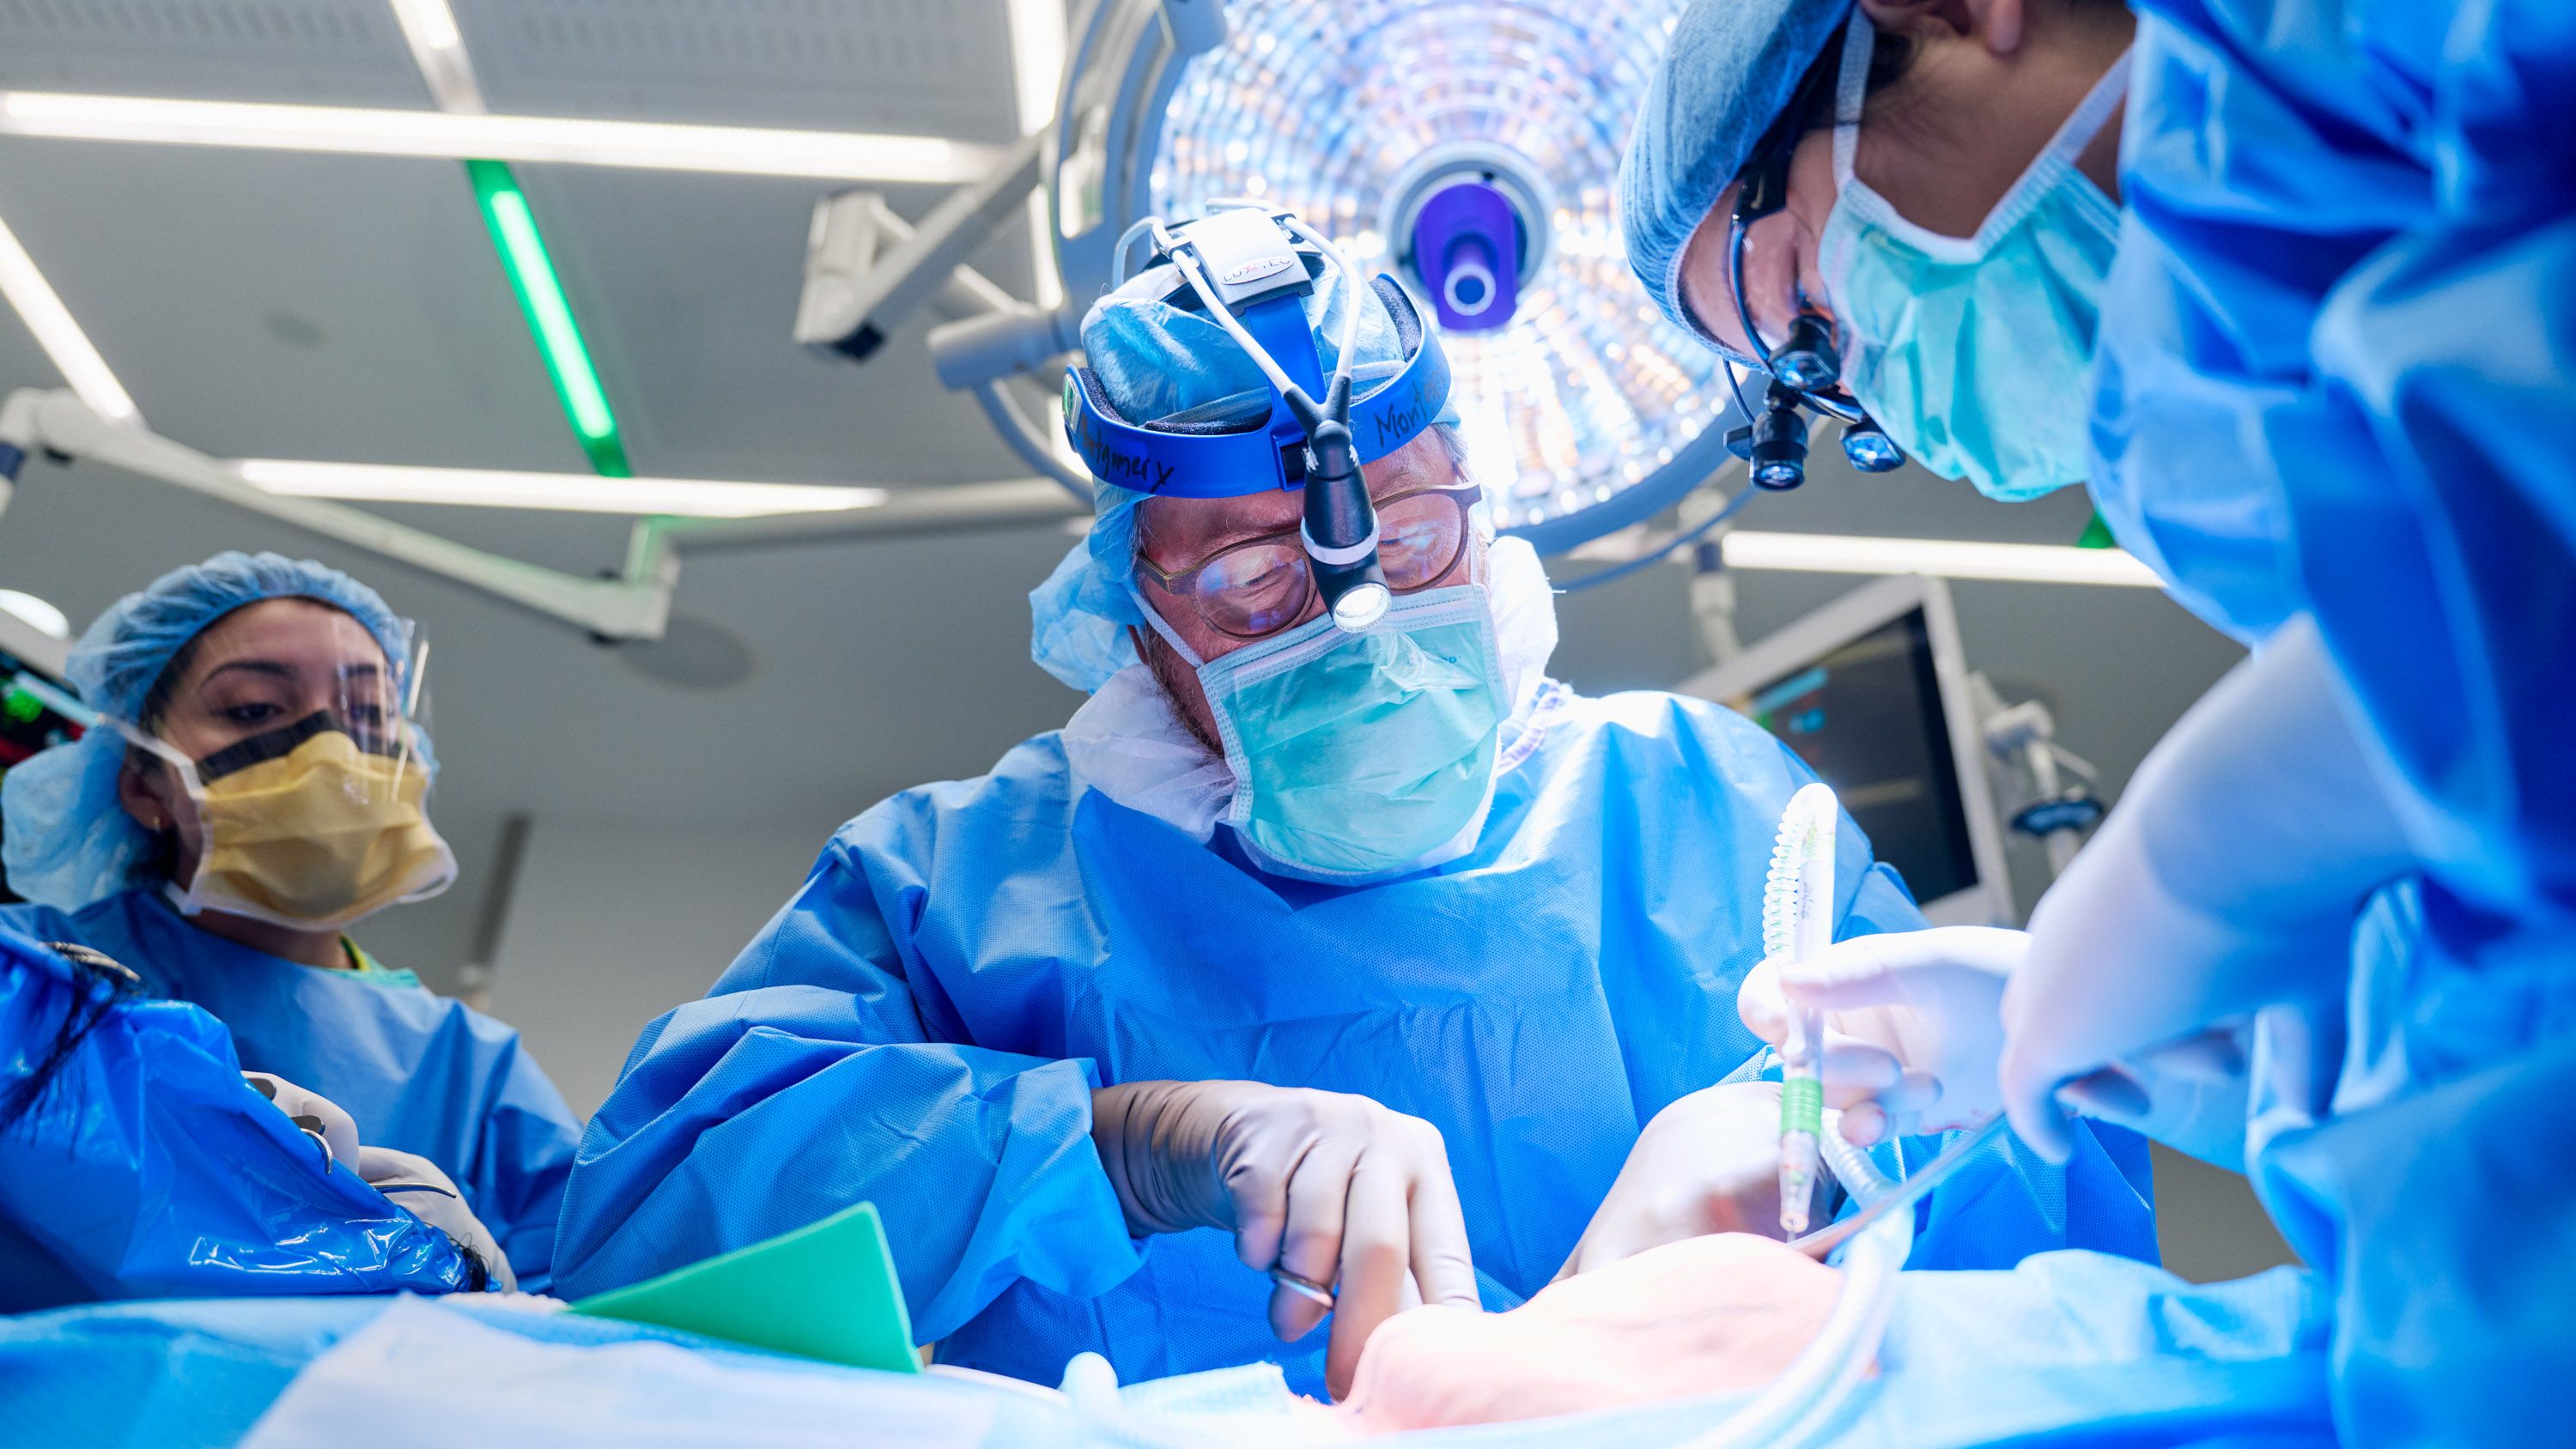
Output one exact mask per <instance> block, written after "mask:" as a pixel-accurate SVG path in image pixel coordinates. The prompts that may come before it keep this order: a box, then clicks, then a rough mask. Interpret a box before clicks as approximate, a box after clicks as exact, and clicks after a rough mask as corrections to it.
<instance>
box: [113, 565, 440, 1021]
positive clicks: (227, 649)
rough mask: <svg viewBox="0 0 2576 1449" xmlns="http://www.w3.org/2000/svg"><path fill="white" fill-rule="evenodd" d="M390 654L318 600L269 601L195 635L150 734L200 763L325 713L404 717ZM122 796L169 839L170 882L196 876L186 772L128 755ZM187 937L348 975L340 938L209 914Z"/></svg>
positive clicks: (195, 830)
mask: <svg viewBox="0 0 2576 1449" xmlns="http://www.w3.org/2000/svg"><path fill="white" fill-rule="evenodd" d="M393 688H394V686H393V679H392V674H391V671H389V670H388V669H387V667H386V661H385V653H384V649H383V648H382V647H381V646H379V645H378V644H377V643H376V637H375V636H374V635H373V634H370V633H368V632H367V628H366V626H365V625H363V624H361V623H359V622H358V621H357V620H356V619H354V618H352V617H350V615H349V614H348V613H347V612H345V611H343V610H341V609H338V608H335V607H333V606H332V605H330V604H326V603H323V602H321V601H320V600H318V599H294V598H285V599H262V600H260V601H259V602H258V603H255V604H246V605H244V606H243V607H241V608H238V609H235V610H233V611H232V612H231V613H229V614H226V615H224V616H223V617H222V618H220V619H217V620H216V621H215V622H214V623H212V624H209V625H207V626H206V628H205V629H204V630H203V631H202V632H201V633H199V634H198V635H197V637H196V639H195V640H194V641H193V643H192V645H191V648H190V650H189V653H188V656H187V658H186V660H185V664H184V666H183V669H182V672H181V674H180V677H179V679H178V681H177V683H176V684H175V685H174V686H173V687H172V688H171V690H170V692H169V699H168V702H167V703H166V705H165V706H164V707H163V713H162V716H161V718H160V719H159V720H158V721H156V722H153V724H152V728H153V729H154V730H155V731H156V732H157V733H158V734H159V735H160V736H161V738H162V739H164V740H166V741H168V742H169V744H170V746H171V747H172V748H173V749H176V750H177V751H179V753H181V754H183V755H186V756H187V757H188V758H190V759H192V760H201V759H204V758H205V757H206V756H208V755H211V754H213V753H215V752H216V751H218V750H221V749H223V748H225V747H226V746H228V745H233V744H238V743H239V742H241V741H242V740H245V739H248V738H250V737H251V736H253V735H258V734H264V733H266V732H267V731H269V730H273V729H278V728H280V727H282V726H285V725H290V724H293V723H294V722H296V721H297V720H300V719H303V718H305V717H306V716H308V715H310V714H313V713H314V712H315V711H317V710H325V709H330V710H343V709H346V710H352V711H356V712H364V711H368V710H374V711H377V712H378V713H379V714H390V713H395V712H397V711H396V710H395V708H394V706H395V701H394V697H393ZM116 793H117V799H118V801H119V803H121V804H122V805H124V807H125V813H126V814H128V815H131V816H133V817H134V819H135V822H136V823H137V824H140V825H141V826H142V827H143V828H144V829H146V830H148V831H152V832H154V833H155V834H158V833H159V832H161V831H164V830H167V831H171V832H172V834H173V836H174V838H175V841H176V844H177V853H176V857H175V859H174V860H173V861H172V862H171V870H172V871H173V878H174V879H177V880H182V881H184V880H187V879H188V878H189V877H191V876H193V875H195V874H196V870H197V856H198V852H199V851H200V849H201V848H202V847H203V844H204V841H205V832H204V830H203V829H202V828H201V827H200V825H199V823H198V820H197V808H196V803H195V802H194V801H193V800H191V799H190V798H189V796H188V790H187V787H186V786H185V785H182V784H181V783H180V782H179V776H178V772H177V771H176V770H174V769H173V768H171V766H170V764H169V763H168V762H167V761H165V760H163V759H161V758H160V757H158V756H156V755H152V754H149V753H146V752H145V751H143V750H139V749H131V748H129V749H128V750H127V751H126V752H125V766H124V768H123V769H122V770H121V771H119V772H118V775H117V780H116ZM187 921H188V923H189V924H190V925H192V926H195V927H196V928H197V929H198V930H200V931H204V932H206V933H207V934H209V935H213V936H221V937H223V938H224V939H225V940H227V941H231V942H234V943H235V944H237V945H243V946H248V947H249V948H251V949H252V950H254V951H264V952H266V953H268V954H269V955H271V956H277V957H281V958H283V959H285V960H288V961H293V962H296V963H297V964H299V965H304V966H315V967H320V968H322V969H324V970H341V969H347V968H348V967H349V965H350V962H349V957H348V953H347V952H346V951H344V950H343V949H342V948H341V945H340V933H339V932H338V931H299V930H296V929H294V928H293V927H290V926H280V925H276V924H273V923H271V922H268V921H255V920H252V919H251V918H250V917H248V916H236V915H230V914H227V913H225V912H223V911H217V910H204V911H200V912H198V913H197V914H196V915H194V916H190V917H188V918H187Z"/></svg>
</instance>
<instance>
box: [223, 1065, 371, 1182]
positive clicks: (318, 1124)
mask: <svg viewBox="0 0 2576 1449" xmlns="http://www.w3.org/2000/svg"><path fill="white" fill-rule="evenodd" d="M242 1080H243V1081H244V1082H247V1083H249V1084H250V1088H251V1090H252V1091H255V1092H257V1093H259V1094H260V1095H261V1096H263V1097H266V1098H267V1099H268V1100H269V1101H271V1102H273V1103H275V1104H276V1106H277V1110H279V1111H281V1112H283V1113H285V1114H286V1115H287V1118H288V1119H289V1120H290V1121H292V1122H294V1123H295V1125H296V1126H298V1127H301V1128H303V1129H304V1132H305V1135H306V1136H308V1137H311V1138H312V1139H313V1140H314V1141H315V1142H316V1143H317V1144H319V1145H320V1146H321V1148H322V1151H323V1155H324V1156H325V1157H326V1158H327V1159H328V1160H329V1161H331V1162H335V1163H338V1164H339V1165H340V1166H342V1167H345V1168H348V1169H349V1170H350V1171H352V1172H355V1171H357V1170H358V1151H359V1144H358V1121H357V1119H356V1118H354V1117H352V1116H350V1115H349V1114H348V1113H347V1112H344V1111H342V1110H341V1109H340V1104H339V1103H337V1102H334V1101H332V1100H331V1099H330V1098H328V1097H325V1096H323V1095H322V1094H321V1093H319V1092H308V1091H306V1090H305V1089H303V1088H302V1087H299V1086H297V1085H295V1084H294V1083H293V1082H290V1081H288V1080H287V1079H285V1078H284V1077H281V1076H277V1075H274V1074H272V1073H269V1072H244V1073H242Z"/></svg>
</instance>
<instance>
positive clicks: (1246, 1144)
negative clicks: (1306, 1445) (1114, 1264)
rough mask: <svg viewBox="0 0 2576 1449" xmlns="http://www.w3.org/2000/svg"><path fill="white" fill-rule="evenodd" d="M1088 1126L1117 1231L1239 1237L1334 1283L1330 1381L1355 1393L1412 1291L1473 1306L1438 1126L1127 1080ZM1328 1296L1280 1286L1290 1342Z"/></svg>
mask: <svg viewBox="0 0 2576 1449" xmlns="http://www.w3.org/2000/svg"><path fill="white" fill-rule="evenodd" d="M1091 1138H1092V1142H1093V1145H1095V1146H1096V1147H1098V1148H1099V1150H1100V1161H1101V1165H1102V1166H1103V1167H1105V1168H1107V1169H1108V1172H1109V1182H1110V1185H1111V1186H1112V1187H1114V1188H1115V1189H1117V1192H1118V1202H1119V1205H1120V1206H1121V1207H1122V1208H1124V1209H1125V1210H1126V1214H1127V1230H1128V1231H1129V1232H1131V1233H1134V1234H1135V1235H1137V1236H1138V1237H1143V1236H1144V1235H1146V1234H1148V1233H1178V1232H1186V1231H1188V1230H1189V1229H1191V1228H1221V1229H1224V1230H1226V1231H1228V1232H1231V1233H1233V1234H1234V1249H1235V1253H1236V1255H1237V1256H1238V1257H1240V1258H1242V1260H1243V1262H1244V1265H1245V1266H1246V1267H1250V1268H1253V1269H1256V1270H1258V1271H1262V1272H1267V1271H1269V1270H1270V1269H1271V1268H1272V1267H1273V1266H1276V1267H1279V1268H1281V1269H1284V1270H1285V1271H1287V1272H1289V1273H1293V1274H1295V1275H1297V1276H1298V1277H1300V1278H1304V1279H1307V1280H1308V1281H1310V1282H1315V1283H1322V1284H1330V1285H1335V1286H1336V1288H1337V1301H1336V1304H1335V1307H1334V1308H1333V1309H1332V1310H1331V1312H1332V1316H1333V1334H1332V1340H1331V1343H1330V1345H1329V1347H1328V1348H1327V1350H1326V1353H1325V1356H1324V1382H1325V1386H1326V1387H1327V1388H1329V1389H1330V1390H1331V1391H1332V1393H1333V1395H1334V1396H1335V1397H1336V1398H1338V1397H1340V1396H1341V1395H1342V1394H1344V1393H1346V1392H1348V1391H1349V1388H1350V1383H1351V1374H1352V1373H1353V1372H1354V1371H1355V1370H1356V1369H1357V1368H1358V1366H1359V1358H1360V1349H1361V1348H1362V1347H1363V1346H1365V1345H1366V1344H1367V1342H1368V1336H1369V1334H1370V1333H1371V1332H1373V1331H1375V1329H1376V1328H1377V1326H1378V1325H1379V1324H1380V1323H1382V1322H1384V1321H1385V1320H1386V1319H1387V1318H1388V1317H1389V1316H1391V1315H1393V1314H1395V1313H1397V1312H1399V1311H1400V1310H1401V1309H1402V1308H1403V1307H1405V1306H1407V1305H1406V1296H1407V1295H1406V1277H1407V1272H1408V1270H1410V1273H1411V1277H1412V1279H1413V1280H1414V1282H1415V1283H1416V1284H1418V1288H1419V1301H1423V1302H1429V1303H1447V1304H1453V1305H1457V1306H1460V1307H1465V1308H1474V1307H1477V1306H1478V1299H1477V1296H1476V1270H1475V1266H1474V1262H1473V1259H1472V1256H1471V1254H1470V1253H1469V1250H1468V1246H1467V1224H1466V1218H1465V1216H1464V1215H1463V1214H1462V1213H1461V1211H1460V1210H1459V1207H1458V1189H1457V1186H1456V1184H1455V1183H1453V1182H1452V1181H1451V1179H1450V1176H1449V1156H1448V1152H1447V1149H1446V1148H1445V1147H1444V1145H1443V1144H1442V1142H1441V1140H1440V1129H1438V1128H1436V1127H1434V1126H1432V1125H1431V1124H1430V1123H1428V1122H1425V1121H1423V1120H1422V1119H1421V1118H1419V1117H1408V1116H1405V1115H1404V1114H1403V1113H1400V1112H1395V1111H1390V1110H1389V1109H1387V1108H1385V1107H1382V1106H1380V1105H1378V1104H1377V1103H1376V1102H1373V1101H1371V1100H1369V1099H1368V1098H1366V1097H1358V1096H1351V1095H1348V1094H1346V1093H1341V1092H1319V1091H1313V1090H1309V1089H1305V1088H1296V1087H1273V1086H1270V1085H1268V1084H1266V1083H1262V1082H1127V1083H1123V1084H1121V1085H1119V1086H1115V1087H1104V1088H1101V1089H1100V1090H1098V1091H1096V1092H1093V1093H1092V1094H1091ZM1325 1312H1326V1310H1325V1308H1324V1307H1323V1305H1321V1304H1319V1303H1316V1302H1314V1301H1313V1300H1311V1299H1309V1298H1306V1297H1304V1296H1303V1295H1301V1294H1299V1293H1297V1292H1296V1291H1294V1290H1292V1289H1290V1288H1287V1287H1285V1286H1274V1287H1273V1289H1272V1290H1271V1294H1270V1328H1271V1331H1272V1332H1273V1333H1276V1334H1278V1335H1279V1337H1280V1338H1281V1339H1282V1340H1287V1341H1294V1340H1296V1339H1300V1338H1303V1337H1305V1336H1306V1335H1307V1334H1308V1333H1311V1332H1313V1331H1314V1328H1315V1325H1316V1324H1318V1323H1319V1322H1321V1321H1322V1320H1323V1317H1324V1314H1325Z"/></svg>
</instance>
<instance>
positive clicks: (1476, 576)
mask: <svg viewBox="0 0 2576 1449" xmlns="http://www.w3.org/2000/svg"><path fill="white" fill-rule="evenodd" d="M1360 476H1361V477H1362V478H1364V479H1366V480H1367V482H1368V490H1369V496H1370V497H1372V498H1392V497H1394V496H1395V495H1397V494H1399V493H1410V492H1413V491H1415V490H1417V489H1422V488H1455V487H1459V486H1461V485H1463V484H1464V483H1465V482H1466V481H1467V480H1466V478H1465V477H1464V476H1463V475H1462V474H1460V473H1459V471H1458V468H1457V465H1456V464H1454V463H1452V462H1451V461H1450V460H1449V450H1448V449H1447V448H1446V447H1445V446H1443V445H1442V444H1441V441H1440V439H1439V438H1438V437H1436V436H1434V435H1433V434H1432V433H1431V432H1429V431H1428V430H1425V431H1424V432H1422V433H1421V434H1420V435H1418V436H1416V437H1415V438H1414V439H1413V441H1412V442H1409V443H1407V444H1405V445H1404V446H1403V447H1401V448H1398V449H1396V450H1395V451H1394V452H1392V453H1389V454H1387V455H1386V456H1385V457H1383V458H1380V459H1378V460H1377V461H1376V462H1374V463H1364V464H1362V465H1360ZM1305 506H1306V494H1305V490H1303V489H1294V490H1291V489H1279V488H1265V489H1263V490H1262V491H1260V492H1258V493H1247V494H1244V495H1242V496H1241V497H1238V498H1148V499H1146V500H1145V502H1144V503H1143V505H1141V508H1140V510H1139V513H1138V517H1137V524H1136V547H1137V551H1138V552H1140V553H1142V554H1143V555H1144V556H1145V557H1146V558H1148V559H1151V560H1153V562H1154V566H1155V567H1156V568H1159V569H1163V570H1166V571H1168V572H1174V573H1177V572H1179V571H1180V570H1182V569H1186V568H1190V567H1192V566H1194V565H1196V564H1197V563H1199V562H1200V561H1201V560H1203V559H1205V558H1207V557H1208V556H1209V555H1210V554H1213V553H1215V552H1216V551H1217V550H1219V549H1222V548H1225V547H1226V546H1228V545H1230V544H1236V543H1240V542H1242V541H1243V540H1245V539H1247V538H1257V537H1259V536H1261V535H1262V534H1265V533H1275V532H1277V531H1279V530H1280V529H1284V528H1295V527H1296V526H1297V522H1298V520H1299V519H1300V518H1301V517H1303V516H1304V509H1305ZM1485 578H1486V573H1485V545H1484V544H1483V543H1482V542H1481V541H1478V540H1476V539H1473V538H1470V539H1469V540H1468V546H1467V548H1466V550H1465V551H1464V552H1463V553H1461V554H1459V556H1458V562H1457V563H1456V564H1454V565H1452V566H1451V567H1450V570H1449V572H1447V573H1445V574H1442V575H1441V576H1440V577H1439V578H1437V579H1434V580H1433V581H1432V582H1431V583H1430V584H1427V585H1425V586H1424V587H1425V588H1438V587H1440V586H1442V585H1446V584H1462V583H1482V582H1484V580H1485ZM1136 586H1137V589H1138V590H1139V591H1140V592H1141V593H1142V594H1143V595H1144V597H1145V601H1146V602H1147V603H1148V604H1150V605H1151V606H1153V609H1154V612H1155V613H1157V614H1160V615H1161V616H1162V617H1163V622H1164V623H1166V624H1169V625H1171V626H1172V632H1174V633H1176V634H1178V635H1180V636H1181V638H1182V639H1184V640H1186V641H1187V642H1188V644H1189V646H1190V649H1191V650H1192V651H1193V652H1194V653H1196V654H1197V655H1198V656H1199V658H1201V659H1203V660H1205V659H1215V658H1217V657H1219V656H1221V655H1226V654H1231V653H1233V652H1234V651H1235V650H1237V649H1240V648H1242V647H1244V646H1245V645H1246V644H1251V643H1257V642H1259V641H1257V640H1250V639H1237V638H1235V637H1234V636H1232V635H1230V634H1221V633H1219V632H1217V631H1216V630H1214V629H1211V628H1209V627H1208V626H1207V624H1206V622H1205V621H1204V620H1202V619H1200V618H1199V611H1198V607H1197V605H1195V604H1194V603H1192V602H1191V601H1190V600H1188V599H1186V598H1182V597H1178V596H1175V595H1172V594H1167V593H1165V592H1164V591H1163V589H1162V586H1161V584H1160V583H1159V582H1157V581H1156V580H1155V579H1154V578H1153V577H1152V576H1151V575H1149V574H1144V573H1141V572H1140V573H1139V574H1138V575H1137V578H1136ZM1322 612H1324V601H1323V596H1322V595H1321V594H1317V595H1315V596H1314V597H1313V598H1311V599H1309V600H1308V601H1307V603H1306V611H1305V612H1304V613H1302V614H1299V615H1298V616H1297V619H1296V622H1295V623H1294V624H1291V625H1289V626H1288V627H1289V628H1292V629H1293V628H1296V627H1297V626H1298V625H1302V624H1305V623H1306V622H1308V621H1309V620H1311V619H1313V618H1314V617H1315V616H1316V615H1318V614H1321V613H1322ZM1131 632H1132V634H1133V635H1134V638H1135V641H1136V650H1137V653H1138V654H1139V655H1141V656H1142V657H1143V658H1144V661H1145V663H1146V665H1147V666H1148V667H1149V668H1151V669H1152V670H1153V672H1154V680H1155V682H1156V683H1158V684H1160V685H1162V687H1163V694H1164V696H1165V697H1166V698H1168V699H1170V700H1171V701H1172V704H1173V706H1174V708H1175V709H1176V710H1177V711H1178V712H1179V714H1180V717H1181V723H1183V724H1184V725H1186V726H1188V727H1189V731H1190V734H1191V736H1192V737H1193V738H1195V739H1196V740H1197V741H1198V742H1199V743H1200V744H1201V745H1203V746H1205V747H1206V748H1207V751H1208V753H1209V754H1212V755H1222V754H1224V753H1225V748H1224V746H1222V745H1220V744H1219V743H1217V729H1216V716H1215V715H1214V714H1213V713H1211V712H1210V711H1209V709H1208V702H1207V692H1206V691H1205V690H1203V689H1201V688H1200V687H1199V677H1198V671H1196V670H1194V669H1192V668H1191V667H1190V665H1189V661H1187V660H1185V659H1183V658H1181V656H1180V654H1179V653H1178V652H1177V651H1175V650H1174V649H1173V648H1172V646H1171V645H1170V644H1169V643H1168V642H1166V641H1165V640H1164V638H1163V637H1162V635H1160V634H1158V633H1156V632H1155V631H1154V630H1152V629H1135V630H1132V631H1131ZM1280 632H1281V633H1286V632H1287V630H1286V629H1283V630H1281V631H1280Z"/></svg>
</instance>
